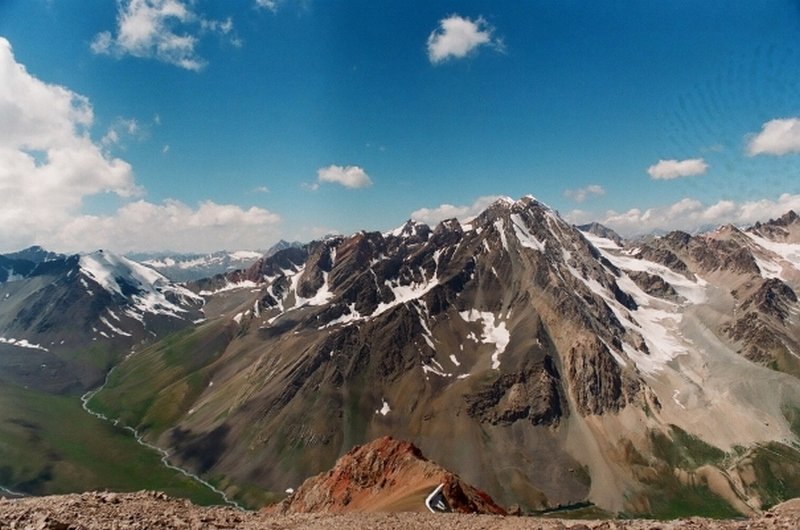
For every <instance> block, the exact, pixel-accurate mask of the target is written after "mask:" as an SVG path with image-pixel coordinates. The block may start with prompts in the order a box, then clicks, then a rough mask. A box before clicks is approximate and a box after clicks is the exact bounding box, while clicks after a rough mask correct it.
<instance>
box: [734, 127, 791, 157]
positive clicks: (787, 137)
mask: <svg viewBox="0 0 800 530" xmlns="http://www.w3.org/2000/svg"><path fill="white" fill-rule="evenodd" d="M788 153H800V118H787V119H783V120H781V119H778V120H770V121H768V122H766V123H765V124H764V125H762V126H761V132H759V133H758V134H755V135H751V136H750V139H749V141H748V143H747V154H749V155H750V156H755V155H785V154H788Z"/></svg>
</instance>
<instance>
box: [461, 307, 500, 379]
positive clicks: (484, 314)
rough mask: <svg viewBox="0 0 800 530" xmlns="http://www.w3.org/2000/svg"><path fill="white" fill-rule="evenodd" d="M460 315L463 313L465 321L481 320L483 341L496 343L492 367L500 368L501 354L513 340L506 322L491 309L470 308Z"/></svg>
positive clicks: (462, 316)
mask: <svg viewBox="0 0 800 530" xmlns="http://www.w3.org/2000/svg"><path fill="white" fill-rule="evenodd" d="M459 315H461V318H463V319H464V321H465V322H481V324H482V325H483V336H482V337H481V342H483V343H484V344H494V347H495V348H494V353H492V368H493V369H494V370H499V369H500V355H501V354H502V353H503V352H504V351H505V350H506V347H507V346H508V343H509V342H510V341H511V334H510V333H509V332H508V329H507V328H506V323H505V322H502V321H500V320H499V319H498V318H496V317H495V316H494V314H493V313H491V312H489V311H478V310H477V309H470V310H469V311H461V312H460V313H459ZM473 337H474V335H473Z"/></svg>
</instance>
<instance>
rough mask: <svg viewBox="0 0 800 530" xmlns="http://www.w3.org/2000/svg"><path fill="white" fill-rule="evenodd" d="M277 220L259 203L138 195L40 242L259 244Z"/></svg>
mask: <svg viewBox="0 0 800 530" xmlns="http://www.w3.org/2000/svg"><path fill="white" fill-rule="evenodd" d="M280 222H281V218H280V216H278V215H277V214H275V213H272V212H270V211H268V210H265V209H263V208H256V207H252V208H249V209H243V208H240V207H239V206H236V205H232V204H216V203H214V202H212V201H206V202H202V203H200V204H199V205H198V206H197V207H196V208H192V207H190V206H187V205H186V204H184V203H182V202H180V201H176V200H167V201H164V202H163V203H162V204H153V203H150V202H147V201H144V200H139V201H135V202H132V203H129V204H126V205H125V206H123V207H122V208H120V209H119V210H118V211H117V212H116V213H114V215H109V216H93V215H81V216H77V217H75V218H74V219H72V220H71V221H70V222H69V223H68V224H66V225H65V226H64V227H63V228H62V229H61V230H59V231H58V232H57V233H54V234H52V236H51V237H50V240H45V241H44V242H43V243H44V246H45V247H46V248H54V249H59V248H65V249H80V248H82V247H83V246H84V245H85V244H86V243H85V242H86V241H91V242H92V243H91V244H92V246H93V247H97V248H107V249H111V250H115V251H117V252H131V251H150V250H165V249H170V250H174V251H178V252H193V251H196V252H209V251H214V250H220V249H228V250H233V249H237V248H263V247H265V246H266V245H267V244H268V243H269V242H270V241H273V240H274V239H276V238H277V237H278V235H279V234H278V228H279V225H280ZM153 234H158V238H157V239H153Z"/></svg>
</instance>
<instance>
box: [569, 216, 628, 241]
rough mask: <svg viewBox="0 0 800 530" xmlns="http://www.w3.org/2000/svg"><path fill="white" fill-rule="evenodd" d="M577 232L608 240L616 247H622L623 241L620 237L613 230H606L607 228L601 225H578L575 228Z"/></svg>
mask: <svg viewBox="0 0 800 530" xmlns="http://www.w3.org/2000/svg"><path fill="white" fill-rule="evenodd" d="M577 228H578V230H580V231H581V232H584V233H589V234H592V235H594V236H597V237H601V238H603V239H610V240H611V241H613V242H614V243H616V244H617V245H618V246H622V245H623V243H624V241H623V239H622V236H620V235H619V234H618V233H616V232H615V231H614V230H612V229H610V228H608V227H607V226H604V225H601V224H600V223H594V222H593V223H588V224H584V225H580V226H578V227H577Z"/></svg>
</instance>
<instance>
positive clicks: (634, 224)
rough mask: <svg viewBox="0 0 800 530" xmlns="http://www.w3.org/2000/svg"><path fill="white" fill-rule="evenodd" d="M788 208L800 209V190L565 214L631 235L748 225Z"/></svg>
mask: <svg viewBox="0 0 800 530" xmlns="http://www.w3.org/2000/svg"><path fill="white" fill-rule="evenodd" d="M789 210H795V211H796V212H800V194H794V195H792V194H789V193H784V194H782V195H781V196H780V197H778V198H777V199H776V200H773V199H759V200H753V201H745V202H734V201H730V200H720V201H717V202H716V203H714V204H710V205H706V204H703V203H702V202H700V201H698V200H697V199H692V198H688V197H687V198H684V199H681V200H680V201H678V202H676V203H673V204H670V205H666V206H662V207H658V208H648V209H646V210H640V209H639V208H632V209H630V210H628V211H626V212H615V211H613V210H612V211H608V212H606V213H605V214H604V215H599V216H593V215H592V214H591V213H589V212H586V211H583V210H573V211H572V212H570V213H569V214H568V215H567V216H566V218H567V219H568V220H569V221H570V222H572V223H575V224H581V223H586V222H589V221H599V222H600V223H602V224H604V225H606V226H608V227H609V228H613V229H614V230H616V231H617V232H619V233H620V234H622V235H624V236H627V237H631V236H637V235H642V234H648V233H651V232H660V231H668V230H684V231H687V232H695V231H697V230H703V229H707V228H711V227H716V226H719V225H723V224H727V223H732V224H735V225H749V224H752V223H755V222H756V221H766V220H768V219H774V218H777V217H780V216H781V215H783V214H785V213H786V212H788V211H789Z"/></svg>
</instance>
